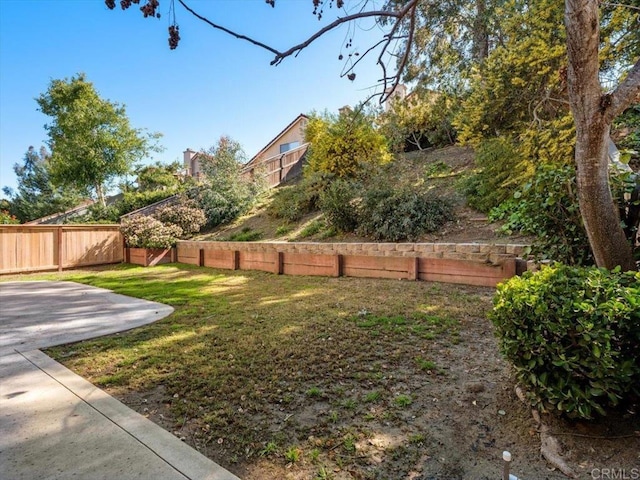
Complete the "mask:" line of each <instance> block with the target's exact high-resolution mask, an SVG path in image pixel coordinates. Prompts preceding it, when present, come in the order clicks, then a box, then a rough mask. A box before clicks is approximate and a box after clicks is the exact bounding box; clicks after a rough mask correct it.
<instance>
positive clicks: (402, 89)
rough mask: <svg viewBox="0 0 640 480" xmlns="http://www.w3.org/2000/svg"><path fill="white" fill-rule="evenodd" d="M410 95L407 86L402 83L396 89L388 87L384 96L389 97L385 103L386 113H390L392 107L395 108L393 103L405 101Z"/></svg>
mask: <svg viewBox="0 0 640 480" xmlns="http://www.w3.org/2000/svg"><path fill="white" fill-rule="evenodd" d="M409 95H410V94H407V87H406V85H403V84H402V83H400V84H398V85H396V86H395V89H394V87H393V86H391V87H387V88H386V89H385V90H384V96H385V97H387V99H386V100H385V102H384V111H385V112H388V111H389V110H391V107H392V106H393V102H396V101H399V100H404V99H405V98H407V97H408V96H409Z"/></svg>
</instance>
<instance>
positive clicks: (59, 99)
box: [36, 74, 159, 206]
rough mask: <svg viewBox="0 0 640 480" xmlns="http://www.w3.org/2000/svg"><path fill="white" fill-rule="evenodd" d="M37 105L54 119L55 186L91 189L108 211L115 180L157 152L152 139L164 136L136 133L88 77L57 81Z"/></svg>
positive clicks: (118, 107) (122, 112)
mask: <svg viewBox="0 0 640 480" xmlns="http://www.w3.org/2000/svg"><path fill="white" fill-rule="evenodd" d="M36 101H37V102H38V105H39V106H40V110H41V111H42V113H44V114H45V115H47V116H49V117H52V121H51V123H49V124H47V125H45V128H46V130H47V133H48V134H49V147H50V148H51V151H52V152H53V153H52V156H51V159H50V168H51V175H52V178H53V181H54V182H55V183H56V184H60V185H65V186H73V187H76V188H78V189H82V190H91V191H93V192H94V193H95V195H96V198H97V199H98V201H99V203H100V204H102V205H103V206H104V205H105V191H106V190H107V189H108V188H109V186H110V184H111V183H112V182H113V180H114V179H115V178H116V177H118V176H120V175H125V174H127V173H129V171H130V170H131V167H132V165H133V164H134V163H135V162H136V161H137V160H140V159H142V158H143V157H145V156H146V155H147V154H148V153H149V152H150V151H151V150H157V147H156V146H155V144H153V142H152V140H154V139H156V138H158V136H159V135H158V134H154V135H148V134H143V132H142V131H141V130H139V129H134V128H132V127H131V126H130V125H129V119H128V118H127V115H126V112H125V108H124V106H122V105H119V104H117V103H112V102H110V101H108V100H103V99H102V98H100V96H99V95H98V92H96V90H95V88H94V86H93V84H92V83H90V82H88V81H87V80H86V78H85V76H84V74H79V75H77V76H75V77H71V78H70V79H64V80H52V81H51V83H50V84H49V88H48V89H47V91H46V92H45V93H43V94H41V95H40V96H39V97H38V98H37V99H36Z"/></svg>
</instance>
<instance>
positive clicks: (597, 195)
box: [105, 0, 640, 269]
mask: <svg viewBox="0 0 640 480" xmlns="http://www.w3.org/2000/svg"><path fill="white" fill-rule="evenodd" d="M132 2H133V3H140V1H139V0H138V1H134V0H131V1H123V2H121V6H122V8H123V9H126V8H128V7H130V6H131V4H132ZM311 2H312V4H313V7H314V10H313V13H314V14H315V15H317V16H318V18H321V17H322V14H323V12H324V8H325V7H326V6H334V5H335V6H336V7H337V8H338V9H343V10H342V13H344V15H341V16H338V17H337V18H336V19H335V20H333V21H332V22H330V23H328V24H326V25H325V26H323V27H321V28H319V30H318V31H317V32H316V33H314V34H313V35H311V36H310V37H309V38H307V39H306V40H304V41H302V42H300V43H298V44H297V45H294V46H291V47H290V48H288V49H278V48H274V47H272V46H270V45H267V44H264V43H262V42H260V41H259V40H256V39H255V38H252V37H250V36H247V35H244V34H240V33H237V32H235V31H232V30H230V29H228V28H226V27H224V26H222V25H219V24H217V23H216V22H215V21H213V20H212V19H211V18H208V17H206V16H204V15H202V14H201V13H198V12H196V11H195V10H194V9H193V8H192V7H190V6H189V4H188V3H191V2H188V1H187V0H177V2H175V1H174V0H171V1H170V2H168V3H169V4H170V6H171V7H172V10H173V12H172V13H173V14H174V19H173V22H172V24H171V25H170V27H169V35H170V39H169V43H170V46H171V48H175V47H176V46H177V43H178V41H179V37H180V35H179V34H178V30H177V25H176V23H175V13H176V12H175V8H173V7H174V3H177V4H180V5H181V6H182V7H183V8H184V9H185V10H186V11H187V12H189V13H190V14H192V15H194V16H195V17H196V18H198V19H199V20H201V21H203V22H205V23H207V24H208V25H209V26H211V27H212V28H214V29H217V30H220V31H223V32H225V33H227V34H229V35H232V36H234V37H236V38H238V39H240V40H243V41H248V42H251V43H252V44H254V45H256V46H257V47H259V48H263V49H265V50H267V51H268V52H270V53H271V54H272V55H274V57H273V60H272V62H271V63H272V64H274V65H277V64H279V63H281V62H282V61H283V60H284V59H286V58H287V57H289V56H292V55H295V54H297V53H299V52H300V51H301V50H303V49H304V48H306V47H307V46H308V45H310V44H311V43H313V42H314V41H316V40H317V39H318V38H320V37H322V36H323V35H324V34H325V33H327V32H329V31H331V30H333V29H335V28H337V27H339V26H340V25H343V24H347V23H351V22H357V21H359V20H360V19H363V18H375V19H377V20H378V21H379V22H380V23H383V24H385V25H386V28H387V30H386V31H387V33H386V34H385V35H384V37H383V38H381V40H380V42H378V43H377V44H376V45H372V46H371V48H370V49H368V50H366V51H365V52H358V53H360V55H358V56H357V57H355V58H356V59H355V60H354V57H351V56H349V57H347V58H345V61H346V62H350V63H349V64H348V65H347V68H346V69H345V70H344V75H345V76H347V77H348V78H349V79H351V80H353V79H354V78H355V73H356V72H355V70H356V69H357V66H358V64H359V62H361V61H362V59H363V58H364V57H367V56H371V55H377V58H376V61H377V63H378V64H379V65H380V67H381V69H382V75H381V83H382V86H383V91H384V92H385V93H383V94H382V95H381V101H383V100H385V99H386V98H387V97H388V96H389V95H390V92H391V91H392V89H393V88H394V87H395V86H396V85H397V84H398V82H399V81H400V79H401V78H402V76H403V75H404V76H405V77H406V78H407V79H409V80H417V81H421V82H423V83H427V84H429V85H436V86H438V87H439V88H443V87H444V88H452V89H460V88H465V87H466V86H467V85H468V82H469V81H470V80H472V77H473V75H474V74H475V73H479V74H480V75H482V73H483V69H484V68H494V69H495V68H496V66H495V64H494V65H491V63H490V62H487V59H489V57H490V54H491V52H492V51H494V50H496V49H499V48H502V49H507V50H508V49H509V48H510V45H511V46H513V45H516V46H519V47H520V48H524V49H525V50H526V43H527V42H530V46H531V47H535V48H538V47H540V46H541V44H542V43H545V42H546V43H549V42H550V41H551V43H552V44H553V45H554V50H553V52H552V53H553V55H556V54H557V56H556V57H555V58H556V60H557V66H556V67H553V66H552V67H549V66H548V65H543V64H542V63H541V64H540V67H541V69H537V70H536V68H535V67H536V65H535V63H536V62H535V58H534V59H533V60H534V61H533V62H529V63H527V62H524V63H522V64H520V67H521V71H519V72H516V73H517V74H516V75H515V78H514V79H513V80H514V81H522V82H525V83H526V82H527V81H529V78H528V77H529V75H530V74H533V76H534V77H535V78H534V81H535V82H537V84H538V85H540V87H541V90H540V93H541V94H542V99H543V100H545V101H544V102H542V103H540V99H536V100H535V101H533V102H529V103H528V104H527V108H528V109H529V110H530V113H535V115H538V114H541V113H542V112H543V110H542V109H543V108H544V109H547V108H555V109H557V110H558V111H562V108H563V107H561V106H558V103H561V102H563V101H564V102H568V104H569V106H570V109H571V114H572V116H573V120H574V123H575V131H576V134H575V165H576V169H577V179H578V197H579V200H580V210H581V214H582V219H583V222H584V225H585V228H586V230H587V234H588V237H589V242H590V244H591V247H592V250H593V252H594V257H595V259H596V262H597V264H598V265H599V266H603V267H607V268H613V267H615V266H621V267H622V268H623V269H635V268H636V265H635V263H634V261H633V256H632V252H631V247H630V245H629V244H628V242H627V241H626V238H625V236H624V232H623V229H622V227H621V225H620V218H619V214H618V211H617V208H616V205H615V204H614V201H613V198H612V195H611V189H610V186H609V179H608V160H607V148H606V147H607V143H608V141H609V132H610V128H611V124H612V122H613V120H614V119H615V118H616V116H618V115H620V114H621V113H622V112H623V111H624V110H625V109H626V108H627V107H629V106H631V105H633V104H637V103H640V58H639V56H640V40H639V37H638V34H637V25H638V21H639V18H640V2H639V1H638V0H629V1H628V2H625V3H624V4H621V3H608V2H600V1H598V0H565V4H564V24H565V29H564V31H563V30H561V29H559V28H558V25H557V23H556V24H555V25H554V26H553V27H552V28H551V29H550V30H547V32H546V33H547V34H548V35H547V36H546V37H545V35H544V30H542V31H536V32H534V31H533V30H532V29H535V23H532V24H527V23H522V24H514V23H512V24H511V25H510V26H509V25H505V24H504V22H503V20H502V19H503V18H505V17H507V18H508V17H509V15H513V14H520V15H524V16H526V15H527V14H529V13H530V12H531V11H535V10H538V11H539V12H540V14H544V15H545V16H546V17H550V16H553V15H556V17H557V13H559V10H558V9H557V8H554V5H555V4H554V2H550V3H551V5H549V2H546V1H545V0H540V1H537V2H534V3H532V2H527V1H524V0H476V1H473V2H469V1H466V0H453V1H452V2H448V3H443V2H439V1H437V0H385V1H384V2H383V5H382V7H379V6H378V5H379V4H378V3H377V2H373V1H367V0H365V1H352V2H350V1H342V0H335V2H334V0H311ZM105 3H106V5H107V6H108V7H109V8H115V1H114V0H106V1H105ZM266 3H267V4H268V5H270V6H271V7H275V6H276V3H277V2H276V0H267V1H266ZM545 3H547V5H548V6H549V12H548V14H547V13H545V10H544V9H538V7H541V6H544V4H545ZM159 7H160V0H146V1H144V0H143V2H142V6H141V8H140V9H141V11H142V12H143V14H144V16H145V17H154V16H158V14H159V12H158V9H159ZM202 8H204V7H202ZM532 18H533V17H532ZM509 27H510V28H509ZM515 27H518V28H515ZM549 35H551V36H552V37H553V36H554V35H555V36H556V37H557V38H555V39H554V38H549ZM558 39H563V44H562V45H560V44H556V43H555V40H558ZM536 42H537V43H536ZM350 44H351V41H350V40H347V46H349V45H350ZM565 48H566V54H565V53H564V52H563V50H564V49H565ZM374 52H375V53H374ZM508 54H509V52H505V57H503V58H505V59H508ZM341 57H342V55H341ZM529 57H530V58H531V55H529ZM515 60H516V59H515V58H513V57H512V58H511V61H513V63H514V65H517V64H518V62H516V61H515ZM496 61H497V60H496ZM554 75H557V77H556V78H558V77H559V79H560V80H559V81H558V82H556V85H555V86H554V88H552V89H551V90H550V89H549V88H548V86H549V85H551V84H552V83H553V82H548V81H547V80H548V79H550V78H551V77H553V76H554ZM545 76H546V78H545ZM506 80H508V79H506ZM603 80H606V82H604V84H603ZM498 84H500V83H498ZM564 86H566V93H564V94H563V95H564V98H562V97H560V98H558V97H556V96H555V94H556V93H558V92H560V91H561V90H562V88H563V87H564ZM485 94H490V92H489V90H485ZM545 96H546V97H547V98H546V99H545ZM502 100H504V99H501V100H500V101H502ZM513 100H517V101H519V102H520V103H522V101H527V99H526V98H514V99H513ZM554 102H555V104H554ZM503 103H504V104H503V107H504V108H501V107H500V106H496V107H495V112H494V116H495V115H508V114H509V108H510V106H511V105H512V104H511V102H506V103H505V102H503ZM564 108H565V110H566V107H564ZM505 109H506V111H505ZM545 113H548V111H547V112H545ZM539 118H543V116H539ZM479 120H480V121H482V119H479ZM497 120H500V121H502V120H503V119H501V118H498V119H497ZM521 120H522V119H518V118H515V122H516V123H517V122H518V121H521ZM543 120H544V118H543ZM504 123H505V124H506V125H508V126H513V125H514V119H504ZM481 125H483V124H481ZM556 127H557V125H556Z"/></svg>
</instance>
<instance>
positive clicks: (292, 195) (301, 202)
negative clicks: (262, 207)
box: [267, 184, 311, 222]
mask: <svg viewBox="0 0 640 480" xmlns="http://www.w3.org/2000/svg"><path fill="white" fill-rule="evenodd" d="M310 211H311V210H309V202H308V198H307V192H306V191H305V190H304V188H302V187H301V184H297V185H293V186H290V187H281V188H279V189H278V190H277V191H276V193H275V195H274V196H273V199H272V200H271V203H269V205H268V206H267V215H269V216H271V217H274V218H280V219H282V220H286V221H287V222H297V221H298V220H300V219H301V218H302V217H303V216H304V215H305V214H306V213H309V212H310Z"/></svg>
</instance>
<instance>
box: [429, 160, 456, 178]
mask: <svg viewBox="0 0 640 480" xmlns="http://www.w3.org/2000/svg"><path fill="white" fill-rule="evenodd" d="M450 173H451V167H450V166H449V165H447V164H446V163H444V162H443V161H442V160H438V161H436V162H433V163H430V164H429V165H427V166H426V167H425V169H424V176H425V178H442V177H447V176H449V174H450Z"/></svg>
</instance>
